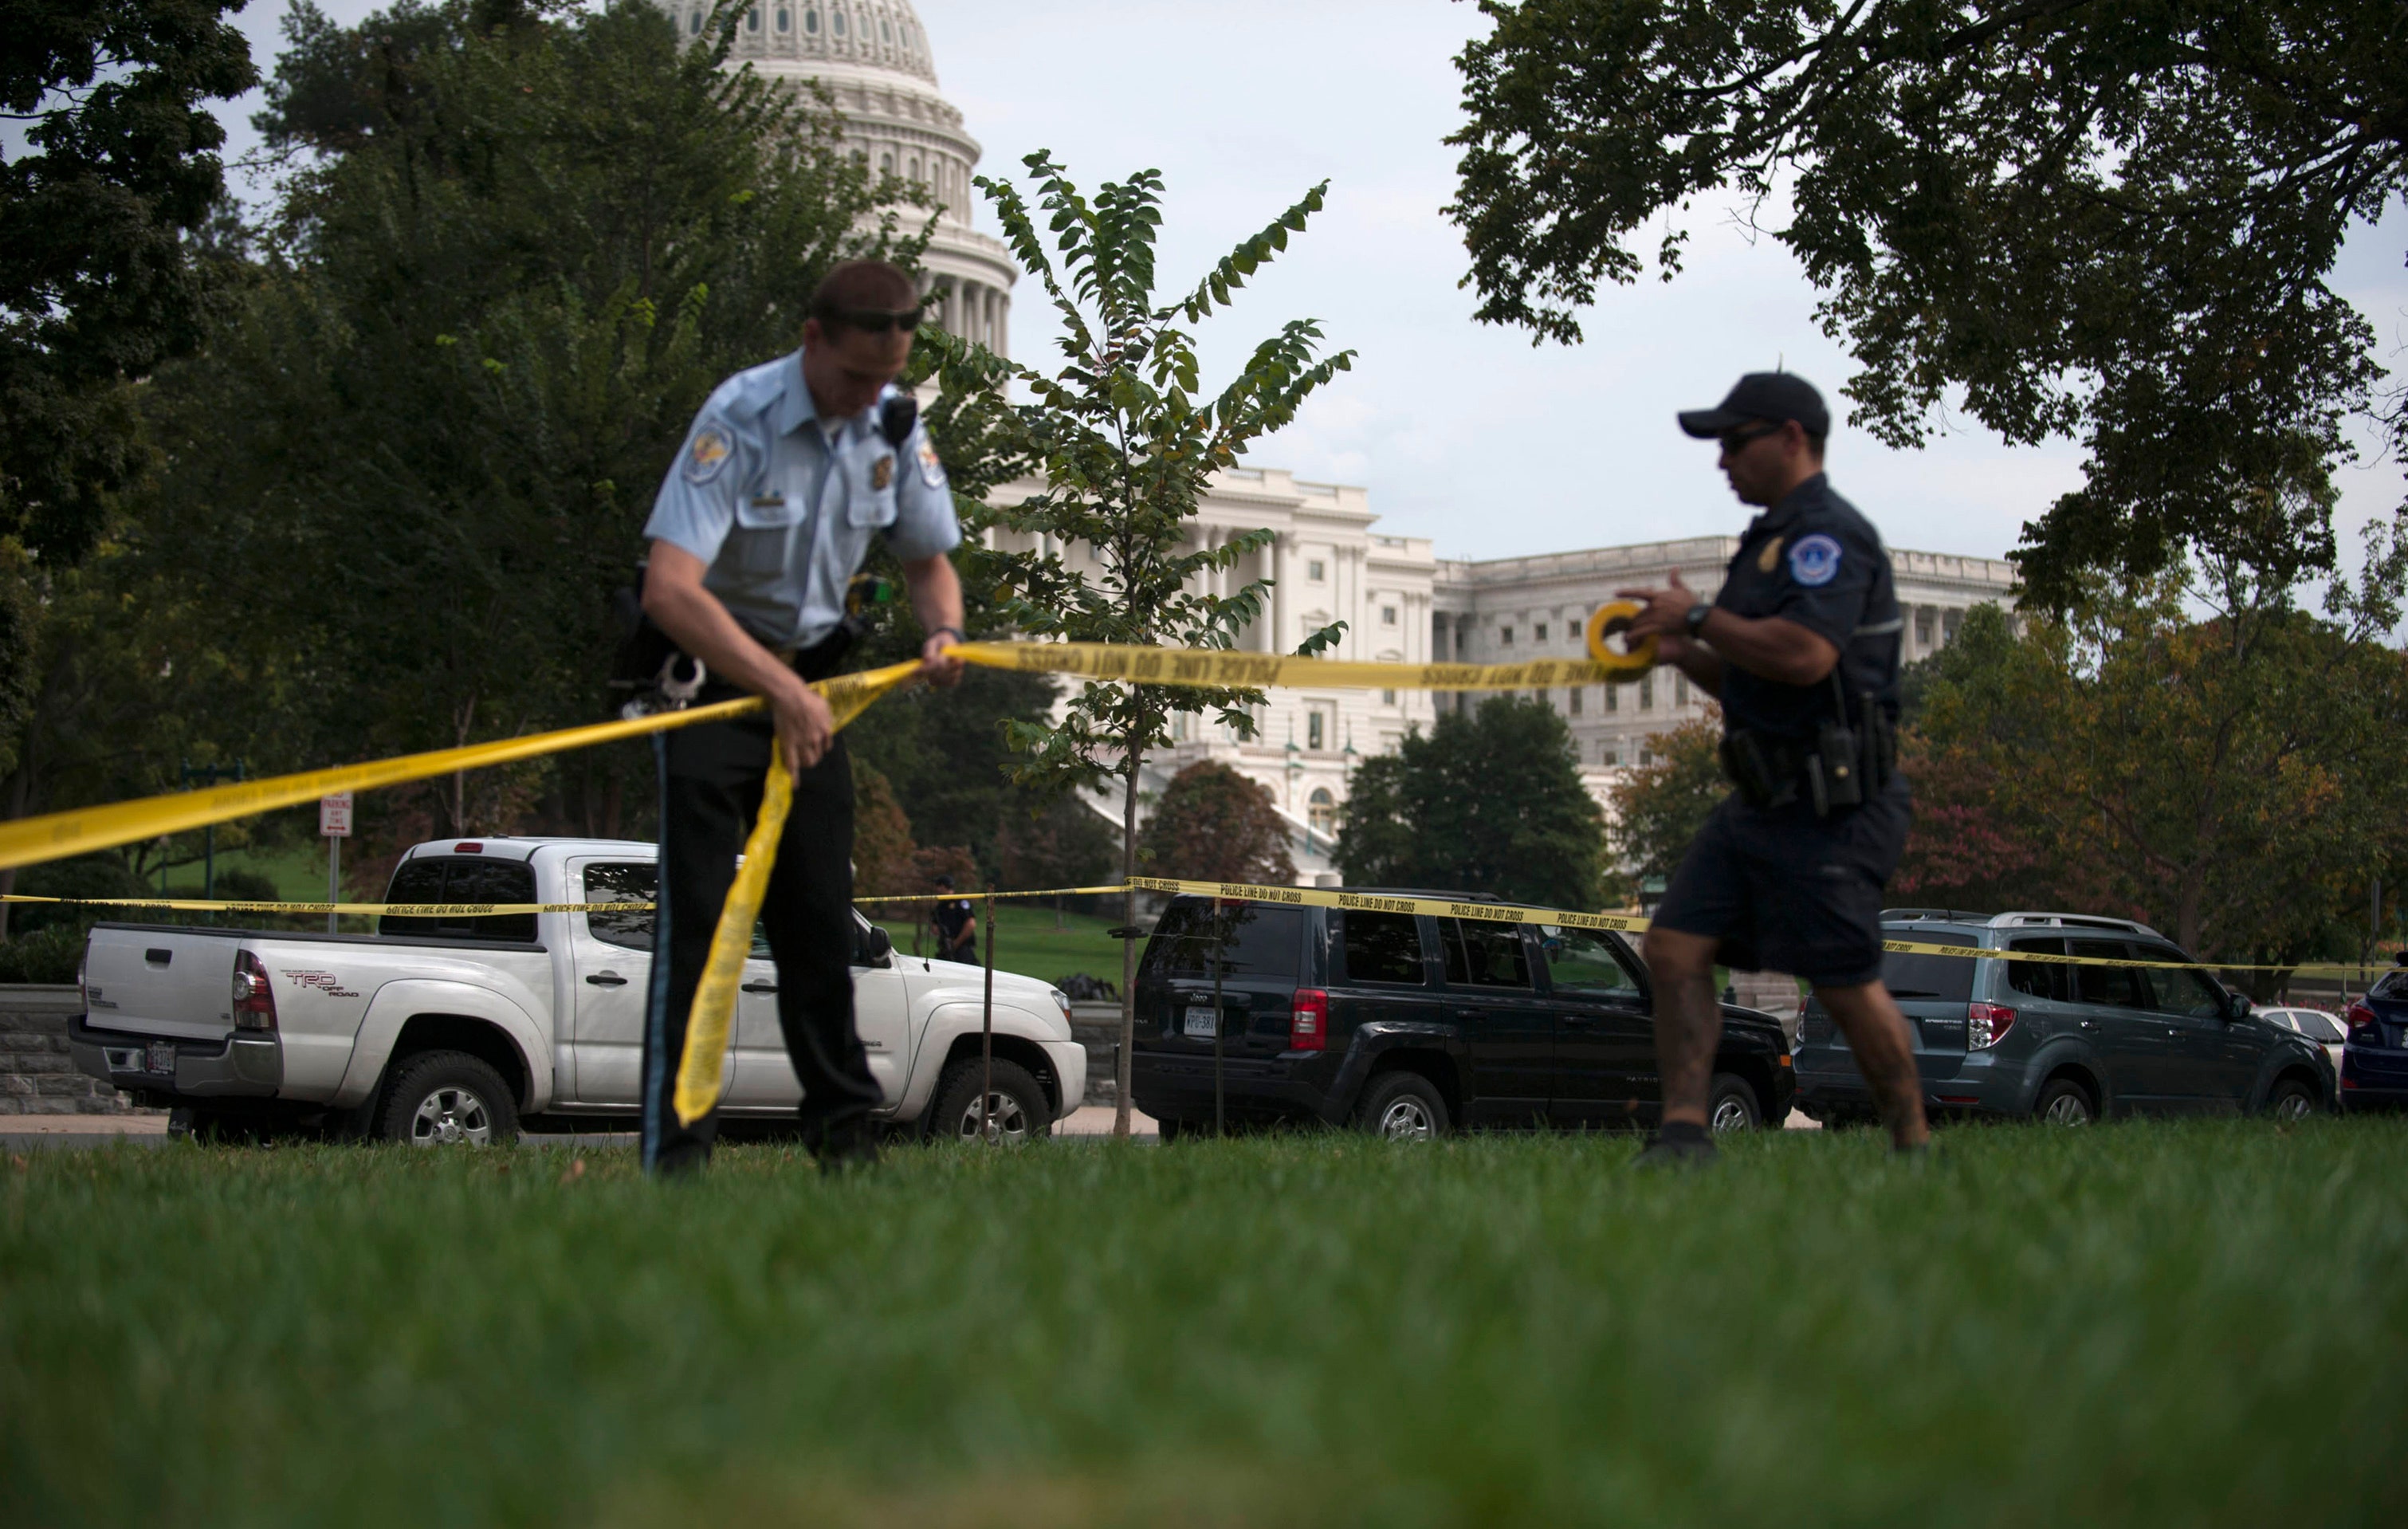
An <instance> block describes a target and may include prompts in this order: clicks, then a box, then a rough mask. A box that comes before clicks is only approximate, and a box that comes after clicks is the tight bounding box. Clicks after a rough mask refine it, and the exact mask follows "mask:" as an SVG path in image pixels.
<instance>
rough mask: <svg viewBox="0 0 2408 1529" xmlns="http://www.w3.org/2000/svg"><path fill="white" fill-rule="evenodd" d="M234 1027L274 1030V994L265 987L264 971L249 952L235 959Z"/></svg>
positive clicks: (240, 952) (255, 957) (256, 958)
mask: <svg viewBox="0 0 2408 1529" xmlns="http://www.w3.org/2000/svg"><path fill="white" fill-rule="evenodd" d="M234 1028H235V1029H236V1030H274V1029H275V1028H276V993H275V990H274V989H273V988H269V987H268V986H267V968H266V967H265V966H262V965H261V964H259V958H258V957H257V956H255V955H253V954H252V953H251V952H250V951H248V950H244V951H237V952H236V955H235V958H234Z"/></svg>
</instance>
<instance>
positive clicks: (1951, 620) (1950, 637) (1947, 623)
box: [1940, 611, 1965, 642]
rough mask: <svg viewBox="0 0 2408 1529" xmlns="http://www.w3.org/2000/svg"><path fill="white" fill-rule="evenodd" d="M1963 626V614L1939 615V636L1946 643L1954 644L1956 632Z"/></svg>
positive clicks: (1943, 612) (1947, 612) (1942, 613)
mask: <svg viewBox="0 0 2408 1529" xmlns="http://www.w3.org/2000/svg"><path fill="white" fill-rule="evenodd" d="M1964 625H1965V613H1964V612H1962V611H1942V612H1941V613H1940V635H1941V636H1942V638H1944V639H1946V640H1947V641H1948V642H1956V641H1957V630H1958V629H1959V628H1960V627H1963V626H1964Z"/></svg>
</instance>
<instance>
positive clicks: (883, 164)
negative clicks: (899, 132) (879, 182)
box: [878, 154, 895, 175]
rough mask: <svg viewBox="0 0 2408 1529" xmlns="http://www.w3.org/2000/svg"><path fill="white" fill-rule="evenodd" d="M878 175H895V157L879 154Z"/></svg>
mask: <svg viewBox="0 0 2408 1529" xmlns="http://www.w3.org/2000/svg"><path fill="white" fill-rule="evenodd" d="M878 173H879V174H881V175H893V174H894V173H895V156H894V155H893V154H880V155H879V156H878Z"/></svg>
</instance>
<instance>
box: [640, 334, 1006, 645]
mask: <svg viewBox="0 0 2408 1529" xmlns="http://www.w3.org/2000/svg"><path fill="white" fill-rule="evenodd" d="M895 392H896V389H894V388H893V387H889V388H888V389H887V390H886V392H885V394H884V395H882V396H881V401H883V399H884V397H889V396H892V395H893V394H894V393H895ZM831 435H833V437H834V443H833V444H831V442H830V439H829V438H830V436H831ZM879 532H882V533H884V535H885V537H886V544H887V546H889V547H890V548H892V549H893V550H894V553H895V555H896V556H897V557H900V558H902V559H904V560H905V561H907V562H909V561H912V560H914V559H917V558H922V557H933V556H935V555H938V554H939V553H945V552H951V551H952V550H953V548H954V547H956V546H958V545H960V544H961V540H962V529H961V525H960V523H959V522H957V521H956V520H955V519H954V518H953V490H952V489H951V488H950V487H948V486H947V484H946V483H945V469H944V466H943V464H941V463H939V461H938V460H937V450H936V448H935V447H934V446H932V445H930V444H929V443H928V432H927V429H926V427H925V426H923V425H920V424H918V423H916V422H915V423H914V424H913V425H912V426H911V434H910V436H909V437H907V438H906V439H905V440H904V442H903V444H902V446H901V448H900V449H899V450H898V449H897V448H896V447H892V446H889V445H888V444H887V443H886V438H885V437H884V436H883V435H882V434H880V433H879V429H878V409H877V406H876V405H872V406H871V407H870V408H868V409H867V410H864V411H862V412H861V413H859V414H857V415H855V416H853V417H852V418H850V419H845V420H840V421H837V422H835V423H834V427H833V429H832V430H826V431H824V430H823V427H822V423H821V421H820V419H819V411H818V410H817V409H816V408H815V407H814V406H813V405H812V403H811V390H810V388H809V387H807V386H805V385H804V383H803V353H802V352H800V351H796V352H795V353H793V354H792V355H786V356H781V357H780V358H779V359H777V360H775V361H771V362H768V363H767V364H766V365H763V366H758V367H754V368H752V369H750V370H748V371H739V372H738V373H737V374H736V375H735V376H733V377H730V378H729V379H728V380H727V381H725V382H722V383H720V384H719V386H718V387H717V388H716V389H714V390H713V391H712V393H711V395H710V398H709V399H708V400H707V401H706V402H705V403H704V404H703V406H702V411H701V412H700V413H698V414H696V415H695V418H694V428H693V429H691V430H689V431H688V432H687V433H686V438H685V447H684V449H683V450H681V452H679V453H678V459H677V461H676V463H675V464H674V465H672V466H671V467H670V469H669V471H668V476H667V478H665V479H663V480H662V482H661V492H660V496H659V497H658V498H655V499H654V500H653V501H652V518H651V519H650V520H648V521H646V522H645V523H644V537H645V539H646V540H647V541H666V542H667V543H669V544H670V545H671V546H674V547H681V548H683V549H684V550H685V551H687V552H690V553H692V554H694V555H695V556H696V557H698V558H700V559H702V561H703V562H704V564H705V565H707V570H706V571H705V572H704V574H703V576H702V586H703V587H704V588H705V589H708V590H710V592H711V593H712V594H713V595H716V596H718V597H719V599H720V602H721V603H722V604H724V605H725V606H726V607H727V609H728V611H729V613H731V614H733V615H734V616H735V617H736V619H737V620H738V622H740V623H741V624H742V625H743V626H744V627H745V629H746V630H748V631H750V632H751V633H752V634H753V636H754V637H756V638H758V639H760V640H761V641H762V642H764V643H765V644H767V646H769V647H772V648H786V647H797V648H800V647H809V646H810V645H811V644H812V643H814V642H818V641H819V640H820V639H821V638H824V637H825V636H827V634H828V633H830V632H831V631H834V630H835V629H836V627H837V624H838V623H839V622H841V621H842V620H843V619H844V592H845V586H846V585H847V584H850V583H852V581H853V574H854V573H856V572H857V571H859V570H860V568H861V562H862V559H863V558H864V557H867V555H869V539H870V537H871V535H872V534H873V533H879Z"/></svg>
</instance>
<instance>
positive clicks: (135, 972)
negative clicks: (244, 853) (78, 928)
mask: <svg viewBox="0 0 2408 1529" xmlns="http://www.w3.org/2000/svg"><path fill="white" fill-rule="evenodd" d="M235 933H236V931H235V930H177V929H163V928H158V927H155V926H152V927H132V928H129V927H126V926H123V925H109V924H98V925H94V926H93V931H92V937H91V941H90V943H89V944H88V945H85V947H84V968H83V981H84V995H85V1000H86V1002H87V1003H88V1004H89V1005H90V1008H91V1023H92V1024H93V1025H94V1026H97V1027H99V1028H101V1029H104V1030H116V1031H131V1032H133V1033H135V1034H139V1035H173V1036H179V1037H185V1038H190V1039H194V1040H200V1039H208V1040H217V1039H219V1038H221V1037H222V1036H223V1035H224V1034H225V1033H226V1031H228V1030H230V1029H232V1028H233V1026H234V1009H233V1003H234V959H235V952H236V950H237V949H239V948H240V944H241V943H240V941H239V940H238V939H236V938H235V937H234V936H235Z"/></svg>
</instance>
